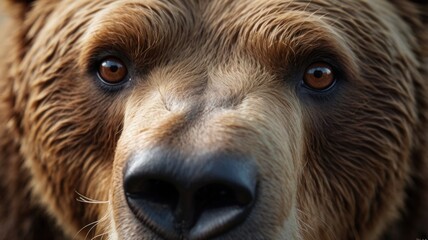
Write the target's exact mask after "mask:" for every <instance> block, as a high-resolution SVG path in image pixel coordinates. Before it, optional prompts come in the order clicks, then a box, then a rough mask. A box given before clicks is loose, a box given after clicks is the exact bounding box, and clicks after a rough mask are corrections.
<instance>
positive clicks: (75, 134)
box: [0, 0, 428, 240]
mask: <svg viewBox="0 0 428 240" xmlns="http://www.w3.org/2000/svg"><path fill="white" fill-rule="evenodd" d="M2 5H3V9H4V14H5V15H6V17H4V18H3V20H2V22H1V28H0V29H1V33H0V34H1V42H0V56H1V58H0V70H1V73H2V76H1V77H0V240H6V239H7V240H17V239H28V240H31V239H102V238H104V239H162V236H160V235H158V234H157V233H156V229H153V228H151V227H150V226H147V225H146V224H144V223H141V222H139V221H138V220H136V219H135V217H133V214H132V212H131V211H130V210H129V208H128V207H127V204H126V201H125V199H124V194H123V190H122V186H123V182H122V181H123V171H124V170H123V169H124V168H125V166H126V164H127V159H128V158H129V156H130V154H132V153H133V152H135V151H137V150H141V149H147V148H152V147H154V146H156V145H159V144H160V143H165V142H168V144H170V146H173V147H174V148H177V149H180V150H183V151H189V152H201V151H207V152H208V151H217V150H218V149H223V150H224V149H226V150H229V151H239V152H243V153H246V154H249V155H251V156H253V157H254V159H255V162H256V165H257V167H258V169H259V176H258V184H259V185H258V195H257V196H258V199H257V204H256V205H255V206H254V208H253V210H252V212H251V215H250V216H249V217H248V218H247V219H246V220H245V222H243V223H242V224H240V225H239V226H237V227H236V228H234V229H231V230H229V231H227V232H225V233H222V234H221V235H219V236H217V237H218V239H426V238H427V232H428V151H427V149H428V4H427V3H425V1H411V0H375V1H358V0H346V1H342V2H341V3H340V4H338V3H337V1H332V0H313V1H310V2H306V1H289V0H255V1H249V0H236V1H232V0H216V1H196V0H195V1H193V0H192V1H187V0H168V1H157V0H123V1H122V0H121V1H113V0H63V1H59V0H34V1H30V0H8V1H7V0H3V1H2ZM109 55H114V56H118V57H122V59H126V61H125V62H126V63H127V64H128V68H129V70H130V74H131V75H132V77H131V81H129V83H127V84H126V85H125V86H124V87H123V88H121V89H111V88H109V87H106V86H105V84H104V85H103V83H102V82H101V81H99V76H98V77H97V74H96V69H97V67H96V66H97V64H99V61H100V60H101V59H102V58H103V57H106V56H109ZM319 61H322V62H327V63H330V64H331V65H333V66H334V67H335V69H337V72H336V77H335V85H334V86H333V87H331V88H329V89H328V90H326V91H315V90H314V89H309V88H307V87H304V86H303V84H302V81H301V79H302V72H304V71H305V69H306V67H307V66H308V65H310V64H311V63H313V62H319ZM131 66H132V67H131ZM131 68H132V71H131ZM94 69H95V70H94ZM187 146H189V147H187ZM181 239H187V237H186V236H185V235H183V236H182V237H181Z"/></svg>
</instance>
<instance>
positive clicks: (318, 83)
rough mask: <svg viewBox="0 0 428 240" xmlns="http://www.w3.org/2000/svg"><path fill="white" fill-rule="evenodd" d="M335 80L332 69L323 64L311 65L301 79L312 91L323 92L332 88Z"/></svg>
mask: <svg viewBox="0 0 428 240" xmlns="http://www.w3.org/2000/svg"><path fill="white" fill-rule="evenodd" d="M335 80H336V78H335V73H334V70H333V67H332V66H330V65H329V64H327V63H323V62H317V63H313V64H311V65H310V66H309V67H308V68H307V69H306V71H305V75H304V77H303V82H304V84H306V86H308V87H309V88H311V89H314V90H325V89H327V88H329V87H330V86H332V85H333V84H334V82H335Z"/></svg>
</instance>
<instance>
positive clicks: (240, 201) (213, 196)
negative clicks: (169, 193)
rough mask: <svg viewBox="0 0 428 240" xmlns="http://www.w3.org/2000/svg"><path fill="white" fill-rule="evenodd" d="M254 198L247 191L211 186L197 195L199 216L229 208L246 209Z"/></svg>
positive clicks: (196, 201)
mask: <svg viewBox="0 0 428 240" xmlns="http://www.w3.org/2000/svg"><path fill="white" fill-rule="evenodd" d="M252 200H253V198H252V195H251V193H250V192H248V191H247V190H246V189H241V188H240V187H236V186H228V185H226V184H209V185H207V186H204V187H202V188H201V189H199V190H198V191H197V192H196V193H195V204H196V209H197V214H198V215H199V214H200V213H201V212H203V211H206V210H214V209H218V208H228V207H233V206H235V207H245V206H247V205H250V204H251V202H252Z"/></svg>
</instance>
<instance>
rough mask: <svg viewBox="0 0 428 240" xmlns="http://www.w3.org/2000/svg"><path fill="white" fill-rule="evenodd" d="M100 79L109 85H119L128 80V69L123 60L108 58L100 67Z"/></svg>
mask: <svg viewBox="0 0 428 240" xmlns="http://www.w3.org/2000/svg"><path fill="white" fill-rule="evenodd" d="M98 77H99V78H100V79H101V80H102V81H103V83H105V84H107V85H111V86H115V85H119V84H122V83H124V82H125V81H127V80H128V69H127V68H126V66H125V64H124V63H123V61H122V60H120V59H118V58H115V57H107V58H105V59H103V60H102V61H101V63H100V65H99V67H98Z"/></svg>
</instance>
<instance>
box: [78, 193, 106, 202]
mask: <svg viewBox="0 0 428 240" xmlns="http://www.w3.org/2000/svg"><path fill="white" fill-rule="evenodd" d="M75 192H76V193H77V195H79V197H78V198H76V200H77V201H78V202H82V203H91V204H106V203H109V202H110V201H109V200H106V201H101V200H95V199H92V198H89V197H86V196H85V195H83V194H81V193H79V192H78V191H75Z"/></svg>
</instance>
